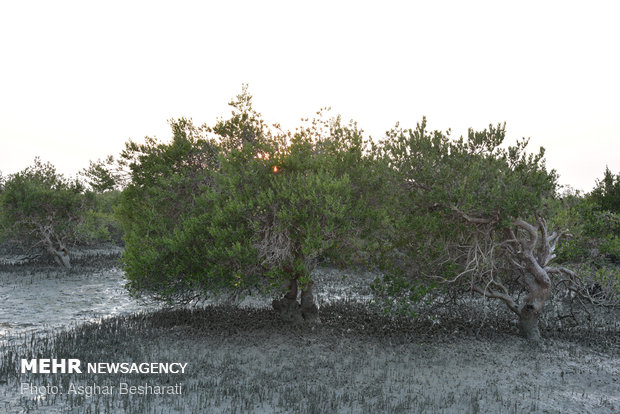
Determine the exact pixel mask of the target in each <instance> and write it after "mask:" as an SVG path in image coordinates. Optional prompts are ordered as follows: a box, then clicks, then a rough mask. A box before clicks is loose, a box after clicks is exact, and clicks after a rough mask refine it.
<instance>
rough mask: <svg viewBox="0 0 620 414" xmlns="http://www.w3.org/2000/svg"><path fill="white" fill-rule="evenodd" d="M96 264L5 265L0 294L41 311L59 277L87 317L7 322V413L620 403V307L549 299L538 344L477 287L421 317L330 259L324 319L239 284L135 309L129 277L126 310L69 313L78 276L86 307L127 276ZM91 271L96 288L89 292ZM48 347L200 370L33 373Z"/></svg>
mask: <svg viewBox="0 0 620 414" xmlns="http://www.w3.org/2000/svg"><path fill="white" fill-rule="evenodd" d="M96 262H97V261H96V260H95V261H93V260H90V261H88V260H87V261H86V262H85V263H83V264H80V265H78V266H76V269H74V270H72V271H70V272H68V273H66V274H63V273H62V272H59V273H57V274H56V273H48V274H47V276H43V275H42V274H39V273H37V271H36V267H34V268H33V267H28V265H23V266H21V267H19V268H18V267H10V266H4V267H2V268H0V295H5V297H6V296H10V295H17V296H19V295H22V294H24V293H23V292H24V291H27V292H28V295H29V296H24V297H22V298H21V299H19V298H18V299H14V300H13V302H12V303H13V304H15V303H21V304H22V305H21V306H22V307H23V308H22V309H28V308H29V307H32V309H35V308H36V306H38V305H37V295H36V291H37V289H38V288H37V286H38V285H41V284H42V285H43V286H44V289H45V290H46V291H47V293H50V292H49V291H50V290H52V289H57V292H55V294H56V295H57V296H58V297H59V298H61V299H60V300H59V301H57V302H54V301H49V303H48V304H47V305H46V309H47V312H48V314H49V316H48V317H47V319H48V320H50V319H54V317H55V315H61V316H60V319H62V318H64V316H62V315H66V314H69V317H68V320H70V321H73V326H72V325H71V323H68V324H67V323H66V322H62V323H60V324H59V325H54V326H53V330H54V332H51V333H50V332H49V329H48V330H47V331H45V330H44V328H45V327H44V326H38V324H40V322H36V324H35V325H37V326H35V327H34V328H29V329H28V330H20V328H19V327H17V326H14V329H13V330H12V331H11V333H10V337H9V334H8V333H7V334H5V340H4V342H2V343H1V345H0V355H1V359H0V412H7V413H26V412H43V413H48V412H50V413H54V412H57V413H65V412H66V413H95V412H102V413H103V412H111V413H117V412H119V413H122V412H135V413H160V412H161V413H194V412H201V413H202V412H204V413H220V412H222V413H223V412H229V413H245V412H248V413H274V412H279V413H297V412H299V413H332V412H334V413H336V412H342V413H384V412H385V413H399V412H403V413H410V412H413V413H415V412H425V413H426V412H429V413H434V412H437V413H464V412H472V413H475V412H493V413H495V412H502V413H504V412H506V413H513V412H514V413H521V412H523V413H530V412H541V413H542V412H546V413H555V412H558V413H588V412H591V413H613V412H618V411H620V322H619V319H618V316H619V315H618V311H602V310H597V311H593V312H595V313H594V314H593V318H592V320H591V321H589V322H585V321H586V319H581V320H580V321H581V323H580V324H576V323H572V324H571V323H569V321H568V320H567V319H561V318H559V317H558V315H563V314H564V313H565V312H564V311H563V310H558V309H560V308H561V306H560V305H561V304H560V303H557V304H555V306H549V307H548V311H547V313H546V315H545V318H544V319H543V329H542V332H543V336H544V338H545V339H544V341H543V343H542V344H540V345H532V344H530V343H528V342H526V341H525V340H523V339H521V338H520V337H518V335H517V330H516V328H515V326H514V320H513V319H512V316H511V315H510V314H509V313H508V312H506V311H505V309H503V307H502V306H496V304H495V303H493V302H488V301H480V300H479V298H476V297H473V298H464V299H463V300H461V301H458V302H456V303H454V304H452V305H451V307H450V308H449V309H443V310H436V309H433V310H432V311H431V310H429V313H428V314H424V313H421V314H420V316H419V317H418V318H415V319H413V318H409V317H390V316H386V315H383V314H381V312H380V309H379V308H378V307H376V306H373V305H372V303H371V302H372V300H373V299H372V295H371V293H370V290H369V289H368V281H369V280H371V279H372V277H373V275H371V274H367V273H360V274H358V273H356V272H354V271H351V272H348V274H349V277H347V278H345V279H344V280H343V278H342V274H341V272H338V271H336V270H334V269H322V270H320V271H319V273H318V274H317V275H316V279H317V280H318V281H320V283H319V282H317V288H318V287H319V285H320V284H322V285H323V286H322V287H321V290H319V294H318V296H319V302H320V303H321V308H320V313H321V320H322V323H321V324H319V325H316V326H294V325H290V324H286V323H283V322H281V321H280V320H279V319H278V317H277V316H276V315H275V313H274V312H273V311H272V310H270V309H269V306H268V304H269V303H270V301H268V299H269V298H264V300H263V299H261V298H252V299H243V298H237V299H236V300H233V301H232V302H234V303H235V304H236V305H235V306H232V305H230V304H223V303H221V302H218V303H214V304H209V305H207V306H206V307H200V308H194V309H177V310H172V309H159V310H143V311H140V309H139V308H138V309H137V310H138V311H140V312H138V313H135V311H136V309H134V308H133V307H134V306H137V307H139V306H144V305H142V304H136V303H134V302H132V299H130V298H128V297H126V296H123V295H125V293H124V292H123V291H122V290H121V289H119V290H114V289H113V290H110V291H108V293H107V294H109V295H110V297H108V298H106V300H108V301H112V302H114V301H117V302H122V301H127V303H126V307H125V308H122V309H121V310H120V311H118V310H117V311H116V313H114V314H113V315H114V316H108V317H106V318H104V319H102V320H99V321H95V322H79V320H78V319H75V318H74V316H72V315H74V314H75V313H72V312H64V313H63V312H59V311H60V309H62V308H63V302H62V294H63V290H65V291H66V290H67V289H73V291H74V292H78V296H79V295H82V299H83V300H82V301H78V302H74V303H73V305H71V306H73V307H76V308H79V307H80V306H83V305H82V303H83V302H88V301H87V299H86V298H87V297H88V294H89V293H88V292H93V291H94V292H99V293H97V295H99V296H100V295H101V287H99V288H97V287H96V286H97V283H96V281H97V280H99V281H101V283H119V284H120V283H122V272H119V271H118V270H117V268H115V267H114V262H112V261H110V262H105V263H104V264H103V265H101V266H99V265H95V263H96ZM89 266H90V267H89ZM11 269H12V270H11ZM105 269H108V270H109V271H110V272H109V273H106V270H105ZM44 272H52V270H51V268H49V269H47V270H43V273H44ZM102 274H103V275H104V276H102ZM27 275H30V278H28V277H25V276H27ZM89 275H90V276H89ZM114 275H116V276H114ZM358 276H359V277H358ZM71 277H73V279H71ZM115 277H116V278H118V280H116V282H111V281H110V280H112V281H114V280H115V279H114V278H115ZM38 278H39V279H38ZM63 278H65V279H63ZM46 280H48V281H49V280H52V282H49V283H47V284H45V283H44V281H46ZM38 281H40V282H38ZM89 284H90V285H89ZM82 285H89V286H91V288H92V289H82V290H80V289H79V286H82ZM330 286H331V287H330ZM330 289H331V290H330ZM104 291H105V290H104ZM17 292H20V293H17ZM79 292H81V293H79ZM338 292H340V293H341V296H337V295H336V293H338ZM52 293H54V292H52ZM24 295H25V294H24ZM114 295H117V296H114ZM97 297H98V296H97ZM329 297H337V300H335V301H334V300H330V299H329ZM95 302H96V301H95ZM228 302H231V301H230V300H229V301H228ZM360 302H364V303H360ZM0 306H1V305H0ZM14 306H16V305H14ZM64 307H65V308H66V305H65V306H64ZM85 309H87V308H85ZM98 309H99V310H100V308H98ZM562 309H563V308H562ZM99 310H98V311H97V312H98V313H97V315H99V316H101V313H100V312H99ZM44 311H45V310H40V312H44ZM82 316H88V315H82ZM72 318H73V319H72ZM24 319H25V318H21V319H20V317H14V316H12V315H9V314H8V313H7V311H6V310H5V309H3V308H1V307H0V321H2V320H5V321H6V320H13V321H15V320H17V321H18V322H13V324H14V325H18V324H19V321H20V320H24ZM74 319H75V320H74ZM62 320H65V319H62ZM5 323H7V322H5ZM66 326H69V328H68V329H67V328H63V327H66ZM48 328H49V326H48ZM34 357H40V358H46V357H47V358H54V357H56V358H78V359H80V360H81V361H83V362H82V363H83V364H84V365H85V364H86V363H88V362H136V363H143V362H182V363H187V368H186V371H185V373H184V374H92V373H87V372H83V373H81V374H55V375H53V374H21V373H19V361H20V360H21V358H34ZM23 383H25V384H31V385H32V386H46V385H50V386H57V387H58V392H57V393H56V394H47V395H46V394H45V393H40V392H39V393H32V392H23V393H22V392H21V391H22V388H21V387H22V384H23ZM120 383H126V384H128V385H130V386H131V385H133V386H140V385H144V384H148V385H154V386H162V387H163V386H172V387H173V388H174V386H176V385H177V384H178V385H179V386H180V389H181V394H180V395H177V394H169V395H139V394H135V395H127V394H121V393H120V392H119V389H118V387H119V385H120ZM72 384H73V387H76V386H80V385H82V386H91V389H90V390H91V391H93V390H94V389H95V387H93V384H94V385H97V386H99V387H104V386H106V385H108V386H115V387H117V388H115V389H110V390H111V393H110V394H109V395H106V394H102V393H100V394H96V395H88V387H86V388H84V392H83V393H82V394H79V393H70V392H69V390H70V389H71V387H72ZM74 389H75V388H74ZM29 390H31V389H29Z"/></svg>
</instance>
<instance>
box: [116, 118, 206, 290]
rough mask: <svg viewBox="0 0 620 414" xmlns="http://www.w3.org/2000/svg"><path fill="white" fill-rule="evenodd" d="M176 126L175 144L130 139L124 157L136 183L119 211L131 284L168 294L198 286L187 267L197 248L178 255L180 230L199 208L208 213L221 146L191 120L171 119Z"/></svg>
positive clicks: (126, 191) (123, 197)
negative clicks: (185, 270) (203, 202)
mask: <svg viewBox="0 0 620 414" xmlns="http://www.w3.org/2000/svg"><path fill="white" fill-rule="evenodd" d="M170 126H171V128H172V133H173V138H172V142H171V143H161V142H158V141H156V140H155V139H151V138H147V139H146V142H145V143H144V144H137V143H134V142H131V141H130V142H128V143H127V145H126V148H125V150H124V151H123V153H122V154H121V157H122V159H123V161H124V162H125V163H126V164H127V166H128V168H129V170H130V174H131V182H130V183H129V184H128V185H127V186H126V187H125V188H124V190H123V192H122V194H121V197H120V203H119V207H118V209H117V217H118V219H119V221H120V222H121V225H122V228H123V230H124V233H125V236H124V237H125V253H124V259H123V260H124V262H125V267H126V272H127V275H128V278H129V280H130V288H132V289H133V290H134V291H137V290H151V291H154V292H157V291H160V292H162V293H163V294H164V295H167V294H171V293H173V292H174V291H175V290H183V289H190V290H191V289H192V286H191V280H189V279H187V278H183V277H182V276H184V274H183V269H182V265H183V264H184V263H186V259H187V256H188V255H190V256H191V255H192V254H193V251H194V249H195V248H197V246H193V247H191V246H190V249H189V250H188V251H186V252H180V253H181V255H179V256H177V255H176V252H177V251H178V249H179V248H178V244H179V242H178V240H177V239H178V233H179V232H181V231H182V230H183V229H184V227H185V226H186V225H187V226H189V224H191V222H190V223H188V224H185V223H184V222H185V221H186V220H189V219H191V218H192V217H193V216H194V215H197V212H200V211H202V212H204V213H207V212H208V209H207V208H206V207H208V206H203V205H201V203H200V201H199V198H200V197H202V195H203V194H205V193H208V191H209V189H210V188H211V187H212V185H213V181H214V171H215V169H216V168H217V165H218V159H217V153H218V150H217V146H216V145H215V144H214V143H213V142H212V141H211V140H209V139H207V138H206V137H205V130H204V128H197V127H195V126H194V125H193V123H192V122H191V120H186V119H179V120H171V121H170ZM194 225H195V224H194ZM190 230H191V227H190ZM191 259H193V258H190V260H191ZM197 260H201V258H198V259H197ZM179 272H181V275H179Z"/></svg>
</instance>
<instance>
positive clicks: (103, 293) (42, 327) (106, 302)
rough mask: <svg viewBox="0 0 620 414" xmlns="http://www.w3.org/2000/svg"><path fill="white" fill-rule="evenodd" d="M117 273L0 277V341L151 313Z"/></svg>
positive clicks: (151, 306)
mask: <svg viewBox="0 0 620 414" xmlns="http://www.w3.org/2000/svg"><path fill="white" fill-rule="evenodd" d="M124 284H125V280H124V275H123V272H122V271H121V270H120V269H119V268H116V267H114V268H110V269H103V270H100V271H94V272H89V273H86V272H76V271H70V272H65V271H62V270H57V271H56V270H48V271H46V272H45V271H44V272H32V273H29V272H27V271H25V272H14V271H12V272H1V273H0V304H1V305H0V306H1V308H0V341H10V340H13V339H15V338H17V337H18V336H19V335H21V334H25V333H31V332H35V331H39V332H40V331H50V330H54V329H58V328H63V327H68V326H71V325H73V324H79V323H82V322H85V321H96V320H98V319H101V318H104V317H108V316H115V315H123V314H129V313H134V312H138V311H142V310H150V309H155V308H157V307H158V305H157V304H153V303H145V302H143V301H140V300H137V299H135V298H132V297H130V296H129V294H128V292H127V290H126V289H125V288H124Z"/></svg>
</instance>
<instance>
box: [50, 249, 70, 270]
mask: <svg viewBox="0 0 620 414" xmlns="http://www.w3.org/2000/svg"><path fill="white" fill-rule="evenodd" d="M47 250H48V251H49V252H50V253H51V254H52V256H53V257H54V260H55V261H56V263H58V264H59V265H60V266H63V267H64V268H65V269H71V258H70V257H69V251H68V250H67V248H66V247H65V246H64V245H62V244H61V245H60V248H59V249H55V248H54V246H52V245H48V247H47Z"/></svg>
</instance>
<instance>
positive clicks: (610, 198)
mask: <svg viewBox="0 0 620 414" xmlns="http://www.w3.org/2000/svg"><path fill="white" fill-rule="evenodd" d="M589 198H590V199H591V200H592V201H593V202H594V203H595V204H596V206H597V209H598V210H601V211H610V212H612V213H616V214H620V173H619V174H616V175H615V176H614V175H613V174H612V172H611V171H610V170H609V168H605V174H604V176H603V179H602V180H597V182H596V187H595V188H594V190H592V192H591V193H590V196H589Z"/></svg>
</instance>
